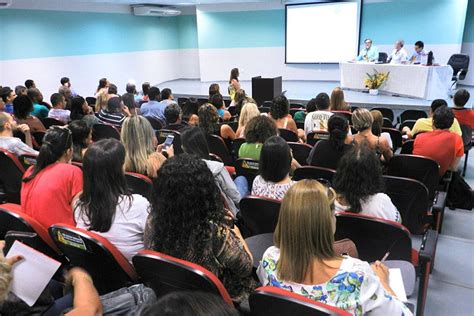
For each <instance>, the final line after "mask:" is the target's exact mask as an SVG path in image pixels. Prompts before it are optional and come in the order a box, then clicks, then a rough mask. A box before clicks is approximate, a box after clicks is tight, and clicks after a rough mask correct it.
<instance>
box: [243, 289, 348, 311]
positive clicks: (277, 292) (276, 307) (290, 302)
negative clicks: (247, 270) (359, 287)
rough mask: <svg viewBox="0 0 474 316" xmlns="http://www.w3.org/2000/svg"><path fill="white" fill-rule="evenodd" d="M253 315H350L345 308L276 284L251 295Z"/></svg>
mask: <svg viewBox="0 0 474 316" xmlns="http://www.w3.org/2000/svg"><path fill="white" fill-rule="evenodd" d="M249 304H250V312H251V315H252V316H266V315H298V316H326V315H332V316H336V315H337V316H350V315H352V314H351V313H349V312H346V311H345V310H343V309H340V308H337V307H334V306H331V305H327V304H324V303H321V302H316V301H315V300H312V299H309V298H307V297H304V296H303V295H299V294H296V293H293V292H290V291H288V290H284V289H282V288H278V287H274V286H263V287H259V288H257V289H256V290H255V292H253V293H252V294H251V295H250V297H249Z"/></svg>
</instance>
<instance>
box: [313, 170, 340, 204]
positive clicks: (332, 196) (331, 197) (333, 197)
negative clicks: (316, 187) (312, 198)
mask: <svg viewBox="0 0 474 316" xmlns="http://www.w3.org/2000/svg"><path fill="white" fill-rule="evenodd" d="M316 181H318V182H319V183H321V184H322V185H324V187H325V188H326V190H327V191H326V195H327V197H328V200H329V205H330V206H331V210H332V209H334V201H335V200H336V191H334V189H333V188H332V187H331V182H330V181H329V180H327V179H323V178H317V179H316Z"/></svg>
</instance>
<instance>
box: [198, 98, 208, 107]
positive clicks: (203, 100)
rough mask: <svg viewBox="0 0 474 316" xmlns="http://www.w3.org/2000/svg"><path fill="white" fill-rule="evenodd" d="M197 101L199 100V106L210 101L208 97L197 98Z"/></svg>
mask: <svg viewBox="0 0 474 316" xmlns="http://www.w3.org/2000/svg"><path fill="white" fill-rule="evenodd" d="M197 101H198V104H199V106H201V105H203V104H206V103H209V99H208V98H197Z"/></svg>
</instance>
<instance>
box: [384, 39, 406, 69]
mask: <svg viewBox="0 0 474 316" xmlns="http://www.w3.org/2000/svg"><path fill="white" fill-rule="evenodd" d="M404 45H405V42H404V41H403V40H398V41H396V42H395V49H394V50H393V51H392V53H391V54H390V55H389V56H388V58H387V62H389V63H391V64H404V63H406V62H407V61H408V54H407V51H406V50H405V48H403V46H404Z"/></svg>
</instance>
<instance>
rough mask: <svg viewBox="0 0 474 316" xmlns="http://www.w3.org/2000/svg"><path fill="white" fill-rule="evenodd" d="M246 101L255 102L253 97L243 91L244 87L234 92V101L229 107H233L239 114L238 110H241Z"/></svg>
mask: <svg viewBox="0 0 474 316" xmlns="http://www.w3.org/2000/svg"><path fill="white" fill-rule="evenodd" d="M248 102H250V103H256V102H255V100H254V99H252V98H251V97H249V96H248V95H247V94H246V93H245V90H244V89H239V90H237V91H236V92H235V97H234V101H233V102H232V103H231V105H230V106H229V109H230V108H231V107H235V114H236V115H240V112H241V111H242V107H243V106H244V105H245V104H246V103H248Z"/></svg>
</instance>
